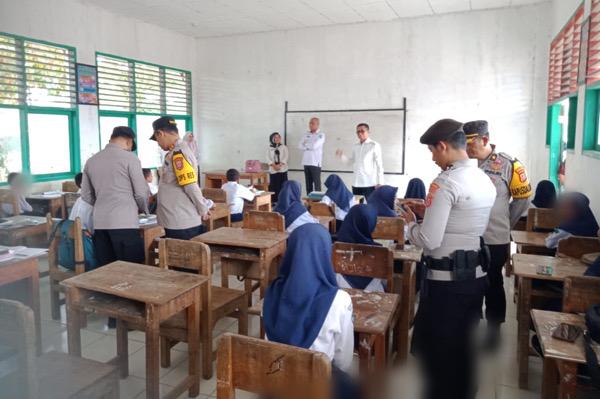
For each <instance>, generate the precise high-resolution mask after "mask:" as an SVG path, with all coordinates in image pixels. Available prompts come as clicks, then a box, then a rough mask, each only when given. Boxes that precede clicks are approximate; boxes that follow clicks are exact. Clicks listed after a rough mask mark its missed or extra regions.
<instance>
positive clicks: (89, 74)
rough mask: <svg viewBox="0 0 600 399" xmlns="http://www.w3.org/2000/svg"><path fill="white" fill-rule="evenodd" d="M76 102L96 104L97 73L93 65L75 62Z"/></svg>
mask: <svg viewBox="0 0 600 399" xmlns="http://www.w3.org/2000/svg"><path fill="white" fill-rule="evenodd" d="M77 104H86V105H98V74H97V70H96V67H95V66H94V65H86V64H77Z"/></svg>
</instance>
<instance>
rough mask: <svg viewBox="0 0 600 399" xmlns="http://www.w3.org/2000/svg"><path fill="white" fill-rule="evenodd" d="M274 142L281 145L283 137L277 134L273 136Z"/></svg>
mask: <svg viewBox="0 0 600 399" xmlns="http://www.w3.org/2000/svg"><path fill="white" fill-rule="evenodd" d="M273 142H274V143H275V144H281V136H280V135H278V134H276V135H275V136H273Z"/></svg>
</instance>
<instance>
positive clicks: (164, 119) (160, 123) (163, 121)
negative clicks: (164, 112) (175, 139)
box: [150, 116, 179, 140]
mask: <svg viewBox="0 0 600 399" xmlns="http://www.w3.org/2000/svg"><path fill="white" fill-rule="evenodd" d="M152 129H154V132H152V136H150V140H156V137H154V134H155V133H156V132H157V131H158V130H166V131H168V132H176V133H179V130H178V129H177V122H175V119H173V118H171V117H170V116H161V117H160V118H158V119H157V120H155V121H154V122H152Z"/></svg>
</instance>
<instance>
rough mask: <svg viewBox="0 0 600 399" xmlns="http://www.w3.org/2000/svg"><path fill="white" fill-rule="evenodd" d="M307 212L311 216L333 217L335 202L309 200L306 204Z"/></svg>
mask: <svg viewBox="0 0 600 399" xmlns="http://www.w3.org/2000/svg"><path fill="white" fill-rule="evenodd" d="M306 207H307V209H308V212H309V213H310V214H311V215H313V216H333V217H335V204H333V203H332V204H331V205H327V204H324V203H322V202H309V203H308V204H306Z"/></svg>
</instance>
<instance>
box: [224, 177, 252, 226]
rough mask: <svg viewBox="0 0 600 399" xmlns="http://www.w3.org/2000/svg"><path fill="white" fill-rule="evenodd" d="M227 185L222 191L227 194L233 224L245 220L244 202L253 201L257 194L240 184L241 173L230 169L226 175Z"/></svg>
mask: <svg viewBox="0 0 600 399" xmlns="http://www.w3.org/2000/svg"><path fill="white" fill-rule="evenodd" d="M226 176H227V183H225V184H223V186H221V189H222V190H223V191H225V193H226V194H227V204H228V205H229V213H230V214H231V221H232V222H240V221H242V220H243V219H244V200H245V201H252V200H253V199H254V196H255V194H254V193H253V192H252V190H250V189H249V188H248V187H245V186H243V185H241V184H240V183H239V180H240V172H238V171H237V170H236V169H229V170H228V171H227V173H226Z"/></svg>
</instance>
